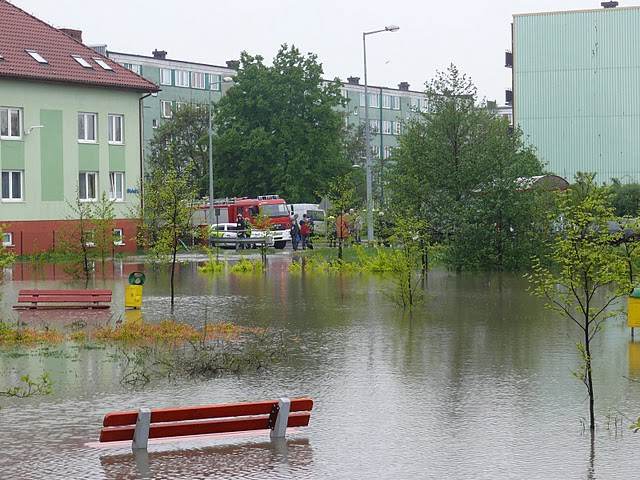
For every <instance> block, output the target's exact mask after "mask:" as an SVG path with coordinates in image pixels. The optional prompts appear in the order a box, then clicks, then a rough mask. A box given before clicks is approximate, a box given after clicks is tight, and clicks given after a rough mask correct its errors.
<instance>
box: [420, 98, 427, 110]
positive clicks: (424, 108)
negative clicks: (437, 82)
mask: <svg viewBox="0 0 640 480" xmlns="http://www.w3.org/2000/svg"><path fill="white" fill-rule="evenodd" d="M420 105H421V107H422V108H421V110H422V111H423V112H428V111H429V103H428V102H427V99H426V98H422V99H420Z"/></svg>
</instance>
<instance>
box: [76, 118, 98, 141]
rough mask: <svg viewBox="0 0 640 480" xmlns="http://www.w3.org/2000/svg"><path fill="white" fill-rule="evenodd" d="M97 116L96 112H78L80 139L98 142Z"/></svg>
mask: <svg viewBox="0 0 640 480" xmlns="http://www.w3.org/2000/svg"><path fill="white" fill-rule="evenodd" d="M97 118H98V115H97V114H95V113H84V112H80V113H78V141H79V142H85V143H95V142H96V138H97V137H96V131H97V125H96V124H97Z"/></svg>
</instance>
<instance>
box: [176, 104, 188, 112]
mask: <svg viewBox="0 0 640 480" xmlns="http://www.w3.org/2000/svg"><path fill="white" fill-rule="evenodd" d="M185 105H186V103H184V102H176V112H179V111H180V110H182V109H183V108H184V106H185Z"/></svg>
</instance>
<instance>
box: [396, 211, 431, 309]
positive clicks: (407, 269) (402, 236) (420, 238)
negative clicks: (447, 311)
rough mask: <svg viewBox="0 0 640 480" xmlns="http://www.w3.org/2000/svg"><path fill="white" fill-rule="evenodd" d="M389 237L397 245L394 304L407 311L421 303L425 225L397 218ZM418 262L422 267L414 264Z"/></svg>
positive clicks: (424, 222) (420, 220)
mask: <svg viewBox="0 0 640 480" xmlns="http://www.w3.org/2000/svg"><path fill="white" fill-rule="evenodd" d="M394 225H395V226H394V229H393V230H394V233H393V236H392V237H391V238H392V240H393V241H395V242H397V244H398V255H397V256H396V260H397V261H396V264H395V267H394V270H393V272H392V273H393V274H394V276H395V279H396V302H397V303H398V304H400V305H401V306H402V308H403V309H405V310H406V309H409V311H411V310H412V309H413V307H414V305H415V304H416V303H418V302H419V301H420V300H422V296H421V295H420V294H421V291H420V285H421V284H422V281H423V279H424V275H425V274H426V271H427V266H426V264H425V263H424V260H423V256H424V253H425V250H426V248H427V246H428V245H427V240H426V236H427V227H428V225H427V222H426V221H425V220H423V219H419V218H409V217H404V216H401V215H398V216H397V217H396V218H395V221H394ZM421 263H422V265H421V266H422V268H420V269H418V268H417V267H418V265H419V264H421Z"/></svg>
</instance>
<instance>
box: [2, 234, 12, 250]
mask: <svg viewBox="0 0 640 480" xmlns="http://www.w3.org/2000/svg"><path fill="white" fill-rule="evenodd" d="M2 246H3V247H13V233H11V232H4V233H3V234H2Z"/></svg>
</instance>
